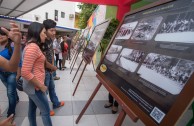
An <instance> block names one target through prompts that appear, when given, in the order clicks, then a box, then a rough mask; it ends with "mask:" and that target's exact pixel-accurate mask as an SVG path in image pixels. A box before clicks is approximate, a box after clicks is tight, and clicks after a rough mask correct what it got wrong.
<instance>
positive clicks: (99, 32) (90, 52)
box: [83, 19, 110, 64]
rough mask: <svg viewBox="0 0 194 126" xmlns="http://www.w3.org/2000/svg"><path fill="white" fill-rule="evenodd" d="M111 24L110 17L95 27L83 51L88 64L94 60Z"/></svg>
mask: <svg viewBox="0 0 194 126" xmlns="http://www.w3.org/2000/svg"><path fill="white" fill-rule="evenodd" d="M109 24H110V19H108V20H105V21H103V22H102V23H100V24H98V25H96V26H95V27H94V29H93V31H92V34H91V37H90V40H89V42H88V44H87V46H86V48H85V49H84V52H83V59H84V61H85V62H87V63H88V64H89V63H90V62H91V61H92V57H93V56H94V53H95V51H96V49H97V47H98V45H99V43H100V42H101V40H102V38H103V36H104V34H105V32H106V29H107V28H108V26H109Z"/></svg>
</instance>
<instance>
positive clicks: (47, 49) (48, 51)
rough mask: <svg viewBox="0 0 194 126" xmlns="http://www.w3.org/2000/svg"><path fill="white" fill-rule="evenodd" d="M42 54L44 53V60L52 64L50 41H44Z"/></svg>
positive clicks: (51, 43)
mask: <svg viewBox="0 0 194 126" xmlns="http://www.w3.org/2000/svg"><path fill="white" fill-rule="evenodd" d="M43 52H44V53H45V56H46V59H47V61H48V62H49V63H51V64H52V58H53V42H52V40H51V39H50V40H48V39H46V40H45V43H44V46H43Z"/></svg>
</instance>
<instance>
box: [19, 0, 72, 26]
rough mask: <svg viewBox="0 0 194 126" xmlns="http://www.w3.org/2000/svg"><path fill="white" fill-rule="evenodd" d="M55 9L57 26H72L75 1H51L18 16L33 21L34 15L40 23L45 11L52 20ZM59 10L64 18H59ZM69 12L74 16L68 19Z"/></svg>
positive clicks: (44, 17)
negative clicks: (63, 13) (63, 14)
mask: <svg viewBox="0 0 194 126" xmlns="http://www.w3.org/2000/svg"><path fill="white" fill-rule="evenodd" d="M55 10H58V21H56V23H57V26H62V27H69V28H74V23H75V2H68V1H59V0H54V1H51V2H49V3H47V4H45V5H43V6H41V7H39V8H37V9H35V10H33V11H31V12H29V13H26V14H25V15H23V16H21V17H19V18H21V19H24V20H29V21H35V15H36V16H38V17H39V19H40V20H39V22H40V23H42V22H43V21H44V20H45V19H46V16H45V13H46V12H48V19H53V20H54V13H55ZM61 11H62V12H65V18H61ZM69 14H73V15H74V18H73V19H70V18H69Z"/></svg>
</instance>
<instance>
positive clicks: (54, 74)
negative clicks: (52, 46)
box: [53, 59, 57, 77]
mask: <svg viewBox="0 0 194 126" xmlns="http://www.w3.org/2000/svg"><path fill="white" fill-rule="evenodd" d="M54 65H55V66H57V64H56V61H55V59H54ZM56 76H57V72H56V71H54V72H53V77H56Z"/></svg>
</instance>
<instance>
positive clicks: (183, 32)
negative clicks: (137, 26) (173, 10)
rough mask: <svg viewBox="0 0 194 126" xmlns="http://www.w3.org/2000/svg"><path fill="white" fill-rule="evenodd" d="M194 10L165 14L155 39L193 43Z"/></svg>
mask: <svg viewBox="0 0 194 126" xmlns="http://www.w3.org/2000/svg"><path fill="white" fill-rule="evenodd" d="M193 34H194V11H190V12H184V13H179V14H174V15H169V16H167V19H166V20H165V21H164V23H163V24H162V27H161V29H160V30H159V32H158V34H157V35H156V37H155V41H162V42H176V43H194V35H193Z"/></svg>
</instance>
